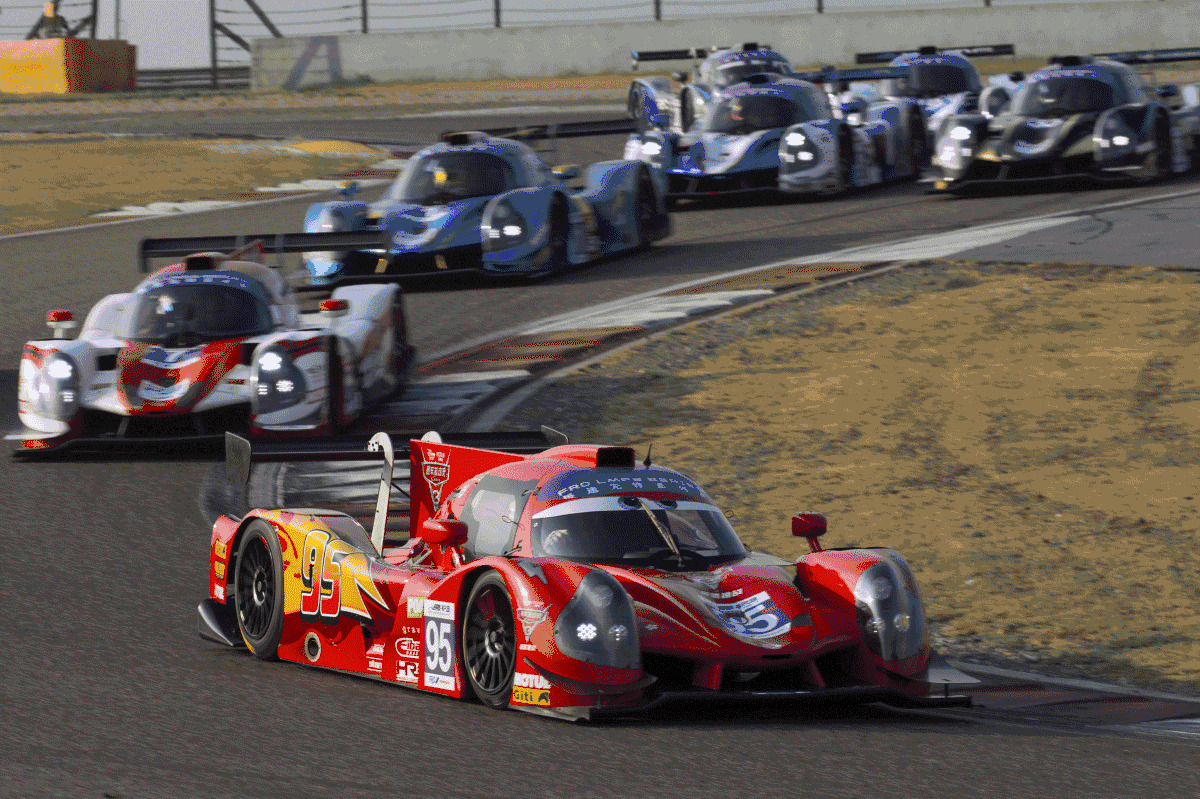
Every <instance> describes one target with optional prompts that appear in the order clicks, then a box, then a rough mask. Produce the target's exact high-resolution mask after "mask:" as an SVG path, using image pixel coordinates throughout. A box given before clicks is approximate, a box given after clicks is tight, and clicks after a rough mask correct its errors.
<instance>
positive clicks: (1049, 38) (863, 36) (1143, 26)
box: [252, 0, 1200, 90]
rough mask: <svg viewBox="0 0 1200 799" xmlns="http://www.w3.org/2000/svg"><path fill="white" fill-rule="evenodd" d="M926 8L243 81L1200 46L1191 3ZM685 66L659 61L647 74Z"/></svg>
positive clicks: (305, 47)
mask: <svg viewBox="0 0 1200 799" xmlns="http://www.w3.org/2000/svg"><path fill="white" fill-rule="evenodd" d="M1003 2H1004V0H997V3H998V5H996V6H993V7H991V8H955V9H942V10H936V11H837V12H830V13H825V14H798V15H789V16H770V17H749V18H746V19H744V20H732V19H719V20H707V19H690V20H684V21H672V22H639V23H625V24H608V23H604V24H601V23H598V24H595V25H569V26H566V25H564V26H555V27H541V28H500V29H481V30H458V31H454V30H451V31H420V32H417V31H414V32H406V33H374V34H366V35H364V34H357V35H344V36H328V37H316V38H294V39H293V38H284V39H259V40H257V41H255V42H254V56H253V67H252V83H253V87H254V88H255V89H260V90H267V89H278V88H299V87H303V86H315V85H321V84H327V83H331V82H340V81H351V82H353V81H361V80H364V79H367V78H369V79H370V80H372V81H375V82H377V83H379V82H391V81H420V80H477V79H487V78H528V77H546V76H556V75H569V74H577V75H594V74H605V73H613V72H617V73H620V72H628V71H629V68H630V67H629V52H630V50H638V49H642V50H652V49H662V48H673V47H703V46H705V45H710V44H717V45H722V44H734V43H737V42H742V41H758V42H767V43H770V44H771V45H772V46H774V47H775V49H777V50H779V51H780V52H782V53H783V54H784V55H787V56H788V57H790V58H791V59H792V60H793V61H795V62H797V63H800V64H815V63H837V64H848V63H852V61H853V56H854V53H855V52H859V51H872V50H892V49H897V48H904V47H916V46H918V45H922V44H934V45H942V46H952V45H966V44H993V43H1007V42H1011V43H1013V44H1015V45H1016V46H1017V52H1018V54H1025V55H1037V56H1045V55H1050V54H1055V53H1089V52H1105V51H1112V50H1127V49H1142V48H1161V47H1190V46H1200V3H1196V2H1191V1H1190V0H1186V1H1185V0H1112V1H1111V2H1093V3H1057V4H1055V3H1047V4H1044V5H1019V6H1017V5H1013V6H1004V5H1000V4H1002V3H1003ZM685 67H686V64H679V65H676V64H674V63H672V62H662V63H660V64H656V65H655V67H654V68H655V70H656V71H659V72H661V71H663V70H666V69H682V68H685Z"/></svg>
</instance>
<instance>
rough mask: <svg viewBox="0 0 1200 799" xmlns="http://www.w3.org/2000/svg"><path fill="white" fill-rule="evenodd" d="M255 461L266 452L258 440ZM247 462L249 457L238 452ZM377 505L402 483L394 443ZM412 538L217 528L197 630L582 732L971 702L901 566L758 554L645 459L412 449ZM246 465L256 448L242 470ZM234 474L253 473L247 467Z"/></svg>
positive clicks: (693, 492) (328, 523)
mask: <svg viewBox="0 0 1200 799" xmlns="http://www.w3.org/2000/svg"><path fill="white" fill-rule="evenodd" d="M240 443H241V445H242V446H245V447H246V448H247V450H248V444H246V443H245V442H240ZM235 446H236V444H235ZM371 448H372V449H381V450H382V451H383V452H384V455H385V460H386V464H385V466H384V473H383V475H382V477H381V487H380V498H379V504H378V506H377V507H380V508H384V509H386V508H387V501H388V494H389V492H390V490H391V487H392V475H391V472H392V459H393V458H392V451H391V442H390V440H389V439H388V438H387V436H386V434H382V433H380V434H377V435H376V436H375V438H374V439H372V443H371ZM410 457H411V470H410V481H411V489H410V491H411V493H410V510H409V516H410V519H409V523H410V530H411V531H413V534H412V537H411V538H410V539H409V540H408V541H406V542H404V543H403V544H401V545H398V546H389V545H387V544H386V543H385V542H384V538H383V530H384V522H385V521H386V510H385V512H384V513H382V514H380V513H378V512H377V515H376V518H375V524H374V527H373V530H372V531H371V532H370V533H368V532H367V531H366V530H365V529H364V528H363V527H362V526H361V525H359V523H358V522H357V521H355V520H354V519H352V518H351V517H350V516H347V515H345V514H342V513H338V512H334V511H321V510H304V511H286V510H253V511H251V512H250V513H248V514H247V515H246V516H245V517H243V518H241V519H234V518H231V517H229V516H223V517H221V518H220V519H218V520H217V522H216V524H215V525H214V528H213V535H212V548H211V564H210V574H209V578H210V592H209V593H210V595H209V598H207V599H205V600H204V601H203V602H202V603H201V604H200V608H199V610H200V617H201V625H200V630H201V633H202V634H203V635H204V636H205V637H207V638H210V639H212V640H215V641H219V642H223V643H225V644H228V645H230V646H243V645H244V646H246V647H248V648H249V650H250V651H251V652H252V653H253V654H254V655H255V656H256V657H258V658H260V659H264V660H272V659H276V658H280V659H283V660H291V661H295V662H298V663H304V664H311V665H316V666H321V667H325V668H330V669H336V670H339V671H346V672H352V673H354V674H359V675H365V676H371V677H376V678H378V679H381V680H384V681H388V682H396V683H399V684H401V685H406V686H409V687H413V688H418V689H421V690H425V691H433V692H436V693H442V694H446V695H448V696H453V697H462V698H472V697H473V698H475V699H478V700H479V701H480V702H482V703H483V704H485V705H488V706H491V707H496V708H503V707H512V708H517V709H521V710H527V711H531V712H537V713H543V714H547V715H553V716H558V717H564V718H570V719H580V718H590V717H594V716H597V715H605V714H624V713H630V712H635V711H641V710H645V709H647V708H649V707H653V706H656V705H663V704H667V703H671V702H677V701H688V700H692V699H702V700H703V699H709V698H712V697H714V696H721V697H723V698H724V697H731V698H735V699H736V698H739V697H740V698H744V699H746V700H751V699H756V698H757V699H763V698H767V699H771V700H775V699H785V698H791V697H794V698H821V697H825V698H831V699H847V700H853V701H883V702H888V703H891V704H896V705H905V706H928V705H937V704H964V703H966V702H967V701H968V700H967V699H966V698H965V697H961V696H950V695H948V693H947V695H944V696H931V695H930V693H931V692H930V686H931V684H938V685H943V686H944V685H946V684H949V683H953V682H973V680H972V679H971V678H969V677H966V676H965V675H962V674H960V673H958V672H955V671H954V670H953V669H952V668H950V667H949V666H947V665H946V664H945V662H944V661H942V660H941V659H940V658H938V657H937V656H936V655H935V654H934V653H933V652H932V650H931V649H930V645H929V632H928V627H927V625H926V620H925V612H924V608H923V606H922V603H921V598H920V594H919V591H918V589H917V585H916V581H915V580H914V578H913V574H912V571H911V569H910V568H909V566H908V565H907V564H906V563H905V561H904V559H903V558H902V557H901V556H900V555H899V554H898V553H896V552H894V551H892V550H890V549H875V548H871V549H842V550H826V549H823V548H822V546H821V544H820V537H821V536H822V534H824V532H825V517H824V516H822V515H821V514H819V513H814V512H802V513H799V514H797V515H796V516H795V517H793V520H792V532H793V534H794V535H797V536H801V537H804V538H807V540H808V543H809V546H810V549H811V550H812V551H811V552H810V553H809V554H806V555H804V556H803V557H801V558H800V559H799V560H797V561H796V562H795V563H792V562H790V561H787V560H784V559H782V558H777V557H773V556H771V555H766V554H763V553H758V552H750V551H747V550H746V549H745V548H744V547H743V545H742V543H741V541H740V540H739V539H738V537H737V535H736V533H735V532H734V531H733V528H732V527H731V526H730V524H729V522H728V521H727V520H726V518H725V516H724V514H722V513H721V511H720V510H719V509H718V508H717V507H716V505H714V504H713V502H712V500H711V498H710V497H709V496H708V494H707V493H706V492H705V491H704V490H703V489H702V488H700V487H699V486H698V485H697V484H696V483H694V482H693V481H692V480H691V479H689V478H688V477H686V476H684V475H682V474H680V473H679V472H676V471H673V470H671V469H666V468H663V467H661V466H658V465H652V464H650V463H649V461H648V458H647V460H646V461H645V462H643V463H640V464H639V463H637V462H636V459H635V455H634V452H633V450H632V449H630V448H628V447H605V446H592V445H571V444H562V445H559V446H554V447H551V448H549V449H546V450H544V451H542V452H540V453H537V454H529V455H526V454H515V453H509V452H499V451H492V450H484V449H476V448H472V447H467V446H457V445H452V444H447V443H443V442H442V441H441V439H440V437H439V436H438V435H437V434H436V433H431V434H427V435H426V437H425V438H423V439H422V440H419V441H418V440H414V441H411V442H410ZM241 459H242V460H243V462H245V463H247V464H248V459H249V452H248V451H247V452H245V453H244V455H243V456H241ZM235 460H236V459H235Z"/></svg>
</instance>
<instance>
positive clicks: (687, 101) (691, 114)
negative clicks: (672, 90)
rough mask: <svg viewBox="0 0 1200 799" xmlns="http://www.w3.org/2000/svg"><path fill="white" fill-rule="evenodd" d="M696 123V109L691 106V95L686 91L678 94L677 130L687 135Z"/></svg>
mask: <svg viewBox="0 0 1200 799" xmlns="http://www.w3.org/2000/svg"><path fill="white" fill-rule="evenodd" d="M695 121H696V108H695V106H694V105H693V104H692V93H691V92H690V91H688V90H687V89H684V90H682V91H681V92H680V93H679V130H680V132H681V133H687V132H688V131H689V130H691V129H692V124H693V123H694V122H695Z"/></svg>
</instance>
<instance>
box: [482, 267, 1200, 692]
mask: <svg viewBox="0 0 1200 799" xmlns="http://www.w3.org/2000/svg"><path fill="white" fill-rule="evenodd" d="M1198 280H1200V278H1197V277H1195V276H1193V275H1190V274H1184V273H1164V272H1158V271H1154V270H1151V269H1139V268H1135V269H1119V270H1118V269H1107V268H1103V267H1086V266H1084V267H1079V266H1074V267H1070V266H1030V267H972V266H961V265H960V266H950V267H936V268H930V267H925V268H922V269H917V270H910V272H909V273H908V274H907V275H903V276H901V277H898V278H895V279H892V280H886V281H879V282H876V283H874V284H871V283H868V284H863V285H862V286H859V287H855V288H848V289H845V290H844V291H835V292H832V293H830V294H829V295H827V296H826V297H825V299H818V298H816V297H812V298H807V299H804V300H793V301H786V302H782V303H779V304H776V305H774V306H771V307H769V308H766V309H763V310H758V311H752V312H746V313H743V314H739V315H737V316H735V317H732V318H729V319H726V320H722V321H718V322H712V323H708V324H706V325H704V326H703V327H698V328H692V329H690V330H688V331H686V332H685V331H678V332H673V333H670V334H667V335H666V336H664V337H663V338H661V339H658V340H656V341H653V342H650V343H648V344H646V345H644V346H641V347H638V348H637V349H634V350H630V351H628V352H626V353H624V354H621V355H618V356H616V357H614V358H612V359H610V360H609V361H606V362H605V363H603V364H602V365H600V366H597V367H594V368H591V369H588V370H585V371H583V372H581V373H579V374H577V375H574V376H572V377H569V378H567V379H566V380H564V381H563V382H562V383H561V384H559V385H557V386H555V387H554V388H553V389H552V391H551V392H549V393H547V394H546V395H544V396H542V397H539V398H537V399H535V400H533V401H531V402H530V403H529V404H527V405H526V406H525V407H523V408H522V409H519V410H518V412H517V413H516V414H514V415H512V416H510V417H509V419H508V420H507V422H506V424H508V425H511V426H514V427H524V426H528V425H530V424H534V423H546V424H549V425H551V426H555V427H561V428H564V429H567V430H569V431H571V432H573V433H575V434H577V435H579V437H580V439H581V440H590V441H599V442H612V443H623V444H635V445H638V446H639V447H641V448H643V449H644V447H645V446H646V445H648V444H650V443H651V442H653V445H654V455H655V460H656V461H658V462H661V463H664V464H667V465H670V466H673V467H676V468H679V469H681V470H683V471H684V472H687V473H690V474H693V475H694V476H696V477H697V478H699V479H700V480H701V481H702V482H703V483H704V484H705V485H707V486H708V487H709V488H710V490H711V491H712V493H713V494H714V496H715V497H717V498H718V502H719V504H720V505H722V506H723V507H724V508H726V510H727V512H728V513H729V515H730V517H731V518H732V520H733V521H734V523H735V526H736V527H737V528H738V529H739V532H740V533H741V534H742V535H743V537H744V539H745V540H746V541H747V543H748V544H750V545H752V546H754V547H760V548H763V549H766V550H768V551H772V552H775V553H776V554H780V555H784V556H788V557H797V556H799V555H801V554H803V552H804V551H806V545H805V544H804V542H803V541H798V540H796V539H793V538H792V537H791V536H790V535H789V534H788V526H787V519H788V518H789V517H790V516H791V514H792V513H794V512H795V511H797V510H801V509H804V508H809V507H814V508H816V509H819V510H822V511H824V512H825V513H827V514H828V516H829V519H830V533H829V535H828V544H829V545H830V546H847V545H884V546H893V547H895V548H897V549H899V550H900V551H901V552H903V553H904V554H905V555H906V557H908V558H909V559H910V560H911V561H912V563H913V564H914V566H915V568H916V569H917V571H918V576H919V578H920V580H921V582H922V585H923V590H924V592H925V599H926V601H927V604H928V605H929V610H930V614H931V617H932V618H933V619H934V620H935V621H936V622H937V623H938V627H939V630H940V632H941V634H943V635H945V636H948V637H949V638H951V639H953V641H954V642H957V643H958V644H959V645H961V647H963V648H965V649H971V648H977V649H985V650H986V649H990V650H993V651H1000V652H1003V653H1007V654H1009V655H1012V656H1013V657H1020V656H1022V655H1023V656H1025V657H1028V658H1030V659H1038V660H1041V661H1043V662H1044V663H1049V664H1059V665H1063V666H1076V667H1082V668H1085V669H1086V671H1087V673H1089V674H1092V675H1109V676H1118V677H1130V678H1135V679H1142V680H1151V681H1153V680H1158V679H1170V680H1175V681H1179V682H1180V683H1181V684H1184V685H1188V686H1190V687H1191V688H1193V689H1200V612H1197V611H1198V610H1200V601H1198V600H1197V591H1196V585H1197V576H1196V575H1197V574H1198V573H1200V554H1198V553H1200V448H1198V446H1197V445H1198V444H1200V373H1197V372H1196V371H1195V368H1194V364H1195V363H1196V362H1197V360H1198V359H1200V322H1198V321H1197V319H1196V314H1195V308H1196V307H1197V304H1198V303H1200V282H1198ZM581 397H593V398H595V397H600V398H601V399H599V400H593V401H592V404H588V403H585V402H581V401H580V399H579V398H581ZM951 648H952V650H953V645H952V647H951Z"/></svg>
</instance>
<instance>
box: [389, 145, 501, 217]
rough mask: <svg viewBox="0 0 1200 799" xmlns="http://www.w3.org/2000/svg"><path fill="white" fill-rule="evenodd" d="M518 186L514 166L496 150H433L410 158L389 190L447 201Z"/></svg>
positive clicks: (400, 198) (393, 194) (408, 197)
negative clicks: (421, 155)
mask: <svg viewBox="0 0 1200 799" xmlns="http://www.w3.org/2000/svg"><path fill="white" fill-rule="evenodd" d="M516 187H517V180H516V176H515V175H514V173H513V169H512V167H511V166H509V164H508V162H507V161H505V160H504V159H503V158H501V157H500V156H498V155H495V154H494V153H485V152H461V151H454V152H441V153H431V154H429V155H426V156H424V157H422V158H418V159H415V160H413V161H411V162H409V164H408V166H407V167H405V170H404V172H403V173H402V174H401V175H400V177H399V178H397V179H396V182H395V183H393V184H392V187H391V188H390V189H389V190H388V193H387V199H389V200H393V201H396V202H412V203H418V204H420V205H445V204H446V203H452V202H456V201H458V200H466V199H469V198H471V197H492V196H494V195H497V194H501V193H502V192H505V191H508V190H509V189H513V188H516Z"/></svg>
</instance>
